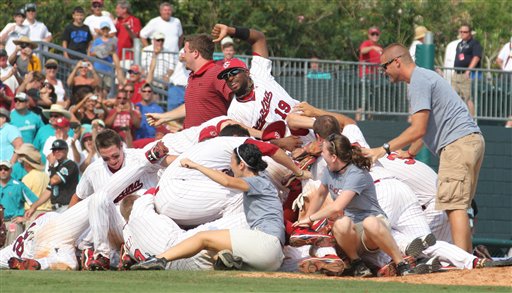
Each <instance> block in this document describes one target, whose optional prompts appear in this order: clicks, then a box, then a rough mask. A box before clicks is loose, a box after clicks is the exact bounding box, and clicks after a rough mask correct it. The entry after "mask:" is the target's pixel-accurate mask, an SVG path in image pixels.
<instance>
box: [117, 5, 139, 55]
mask: <svg viewBox="0 0 512 293" xmlns="http://www.w3.org/2000/svg"><path fill="white" fill-rule="evenodd" d="M116 15H117V19H116V21H115V26H116V30H117V56H119V57H120V58H121V59H122V60H133V53H132V52H126V54H125V55H123V49H125V48H126V49H132V48H133V40H134V39H136V38H138V37H139V33H140V30H141V28H142V25H141V23H140V20H139V19H138V18H137V17H135V16H133V15H132V14H131V11H130V3H129V2H128V1H127V0H118V1H117V5H116Z"/></svg>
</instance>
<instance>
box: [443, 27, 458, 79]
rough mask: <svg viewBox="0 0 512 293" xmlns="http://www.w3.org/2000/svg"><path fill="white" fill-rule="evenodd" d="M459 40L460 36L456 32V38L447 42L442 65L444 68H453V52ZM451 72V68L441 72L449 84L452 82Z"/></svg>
mask: <svg viewBox="0 0 512 293" xmlns="http://www.w3.org/2000/svg"><path fill="white" fill-rule="evenodd" d="M460 40H461V37H460V34H458V35H457V39H456V40H454V41H451V42H450V43H448V45H446V50H445V52H444V61H443V66H444V67H445V68H453V66H454V64H455V52H456V51H457V45H458V44H459V43H460ZM453 72H454V71H453V69H444V72H443V75H444V79H446V80H447V81H448V83H449V84H450V85H451V84H452V76H453Z"/></svg>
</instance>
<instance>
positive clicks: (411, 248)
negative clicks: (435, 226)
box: [405, 233, 436, 257]
mask: <svg viewBox="0 0 512 293" xmlns="http://www.w3.org/2000/svg"><path fill="white" fill-rule="evenodd" d="M434 244H436V236H434V234H432V233H431V234H428V235H427V236H423V237H418V238H415V239H414V240H413V241H411V243H409V245H407V248H406V249H405V255H408V256H413V257H417V256H418V255H420V254H421V253H422V252H423V250H425V249H427V248H428V247H430V246H432V245H434Z"/></svg>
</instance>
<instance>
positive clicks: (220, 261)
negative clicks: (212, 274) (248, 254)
mask: <svg viewBox="0 0 512 293" xmlns="http://www.w3.org/2000/svg"><path fill="white" fill-rule="evenodd" d="M242 265H243V260H242V258H241V257H239V256H236V255H233V253H232V252H231V250H229V249H224V250H221V251H219V252H218V253H217V260H216V261H215V263H214V264H213V268H214V269H215V270H220V271H227V270H241V269H242Z"/></svg>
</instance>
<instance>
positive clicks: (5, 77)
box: [0, 49, 19, 93]
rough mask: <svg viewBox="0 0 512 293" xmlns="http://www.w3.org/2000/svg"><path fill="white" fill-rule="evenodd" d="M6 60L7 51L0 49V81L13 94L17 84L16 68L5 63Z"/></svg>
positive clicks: (7, 56)
mask: <svg viewBox="0 0 512 293" xmlns="http://www.w3.org/2000/svg"><path fill="white" fill-rule="evenodd" d="M8 58H9V55H7V51H5V50H4V49H0V81H1V82H2V84H4V85H7V86H8V87H9V90H10V91H11V92H13V93H15V92H16V89H17V88H18V86H19V83H18V79H16V68H15V67H12V66H11V65H10V64H9V62H7V59H8Z"/></svg>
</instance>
